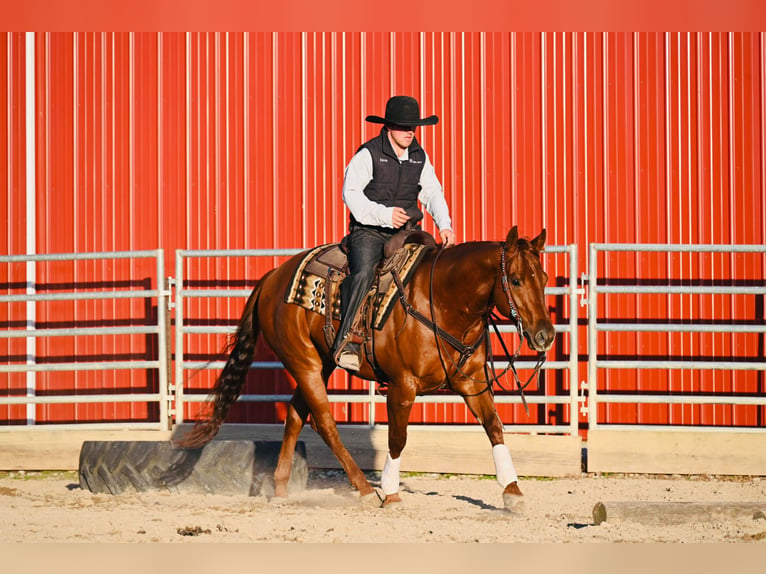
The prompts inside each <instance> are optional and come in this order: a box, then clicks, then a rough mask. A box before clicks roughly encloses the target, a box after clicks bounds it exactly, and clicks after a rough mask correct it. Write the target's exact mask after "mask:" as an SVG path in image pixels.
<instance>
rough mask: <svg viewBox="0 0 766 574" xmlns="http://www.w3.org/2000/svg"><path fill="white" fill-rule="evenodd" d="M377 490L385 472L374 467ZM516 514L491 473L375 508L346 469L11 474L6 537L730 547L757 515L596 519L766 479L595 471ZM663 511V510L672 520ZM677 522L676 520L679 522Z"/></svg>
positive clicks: (425, 484) (420, 485) (419, 487)
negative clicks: (128, 484)
mask: <svg viewBox="0 0 766 574" xmlns="http://www.w3.org/2000/svg"><path fill="white" fill-rule="evenodd" d="M369 477H370V479H371V480H372V482H373V484H375V485H376V486H377V484H378V483H377V481H379V478H380V475H379V473H369ZM520 485H521V487H522V490H523V491H524V493H525V498H526V501H525V505H524V508H523V510H522V511H521V512H519V513H510V512H508V511H506V510H505V509H504V508H503V507H502V499H501V491H500V488H499V486H498V485H497V483H496V482H495V481H494V480H493V479H491V478H488V477H480V476H444V475H422V474H421V475H414V474H404V475H403V477H402V498H403V503H402V504H400V505H397V506H395V507H392V508H372V509H371V508H364V507H362V506H361V505H360V502H359V498H358V496H357V495H356V493H355V492H354V491H353V490H351V489H350V487H349V486H348V484H347V482H346V480H345V476H344V475H343V474H341V473H340V472H338V471H321V472H320V471H312V472H311V473H310V476H309V481H308V485H307V488H306V490H305V491H303V492H301V493H297V494H293V495H292V496H291V497H290V498H289V499H288V500H287V501H286V502H284V503H281V504H275V503H274V502H272V501H270V500H269V499H268V498H266V497H265V496H257V497H246V496H221V495H207V494H187V493H171V492H159V491H156V492H144V493H136V492H131V493H126V494H121V495H105V494H93V493H91V492H90V491H87V490H82V489H81V488H80V486H79V484H78V478H77V474H76V473H74V472H69V473H18V472H16V473H0V543H18V542H99V543H100V542H162V543H165V542H176V543H194V542H316V543H328V542H329V543H336V542H386V543H406V542H442V543H444V542H465V543H472V542H536V543H551V542H573V543H592V542H684V543H687V542H721V543H754V544H766V518H764V517H760V516H758V514H757V513H755V514H753V513H750V514H747V515H741V516H737V517H730V518H715V519H710V518H709V517H708V518H707V519H701V520H685V521H682V523H680V524H662V525H657V524H651V523H648V522H646V521H644V520H641V521H635V520H634V521H611V520H608V521H607V522H605V523H602V524H600V525H595V524H594V523H593V519H592V510H593V507H594V505H595V504H596V503H597V502H599V501H601V502H610V501H652V502H660V501H667V502H717V503H721V502H731V503H733V502H761V501H763V502H764V507H765V508H766V478H758V477H755V478H725V477H707V476H696V477H661V478H660V477H652V476H609V477H604V476H592V475H583V476H582V477H580V478H572V479H553V480H542V479H532V478H530V479H522V481H521V482H520ZM661 518H662V517H660V519H661ZM671 518H672V517H671Z"/></svg>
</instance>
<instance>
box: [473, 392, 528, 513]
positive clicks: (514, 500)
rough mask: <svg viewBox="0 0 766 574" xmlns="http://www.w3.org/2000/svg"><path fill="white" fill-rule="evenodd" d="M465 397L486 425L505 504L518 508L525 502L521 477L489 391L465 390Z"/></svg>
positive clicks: (514, 508) (507, 506)
mask: <svg viewBox="0 0 766 574" xmlns="http://www.w3.org/2000/svg"><path fill="white" fill-rule="evenodd" d="M462 394H463V398H464V400H465V402H466V405H468V408H469V409H470V410H471V412H472V413H473V415H474V416H475V417H476V419H477V420H478V421H479V422H480V423H481V425H482V426H483V427H484V430H485V431H486V433H487V436H488V437H489V442H490V444H491V445H492V459H493V460H494V462H495V476H496V477H497V482H498V483H499V484H500V486H501V487H502V488H503V504H505V507H506V508H507V509H508V510H518V509H519V508H520V506H521V504H522V502H523V498H522V497H523V494H522V492H521V489H520V488H519V482H518V481H519V477H518V475H517V474H516V469H515V468H514V466H513V459H512V458H511V452H510V451H509V450H508V447H507V446H505V441H504V439H503V423H502V421H501V420H500V416H499V415H498V414H497V410H496V409H495V403H494V401H493V400H492V396H491V395H490V393H489V392H483V393H481V394H475V391H473V392H471V391H468V392H464V393H462Z"/></svg>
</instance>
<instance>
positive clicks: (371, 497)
mask: <svg viewBox="0 0 766 574" xmlns="http://www.w3.org/2000/svg"><path fill="white" fill-rule="evenodd" d="M359 501H360V502H361V503H362V506H363V507H364V508H380V506H381V502H382V501H383V499H382V498H380V494H378V491H377V490H373V491H372V492H371V493H370V494H365V495H364V496H360V497H359Z"/></svg>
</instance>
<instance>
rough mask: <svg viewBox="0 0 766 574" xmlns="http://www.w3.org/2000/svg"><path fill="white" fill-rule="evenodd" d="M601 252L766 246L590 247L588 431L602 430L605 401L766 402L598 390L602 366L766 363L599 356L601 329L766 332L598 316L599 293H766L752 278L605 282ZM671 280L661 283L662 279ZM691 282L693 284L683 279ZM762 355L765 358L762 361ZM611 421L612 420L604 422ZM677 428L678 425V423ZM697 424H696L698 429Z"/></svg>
mask: <svg viewBox="0 0 766 574" xmlns="http://www.w3.org/2000/svg"><path fill="white" fill-rule="evenodd" d="M599 252H628V253H642V252H657V253H723V254H736V253H755V254H759V253H760V254H766V245H720V244H704V245H703V244H697V245H694V244H689V245H686V244H667V245H666V244H635V243H617V244H615V243H592V244H591V245H590V270H589V273H588V279H589V286H588V384H587V387H588V419H589V429H595V428H598V427H599V426H600V425H601V424H602V423H601V422H600V421H599V420H598V417H597V415H598V406H599V405H600V404H608V403H615V404H626V403H635V404H668V405H670V404H685V405H755V406H766V396H743V395H741V394H733V393H732V394H724V393H719V394H710V393H707V394H704V395H701V394H695V393H691V392H688V393H682V394H679V393H677V392H673V393H671V392H670V391H668V392H666V393H657V392H655V391H653V392H652V393H644V394H639V393H624V392H616V391H612V392H609V391H599V390H598V383H597V381H598V371H599V370H600V369H632V370H649V369H663V370H696V371H705V370H725V371H753V370H758V371H763V370H766V361H763V360H762V359H763V357H744V358H740V359H732V357H730V356H726V357H703V358H701V357H695V356H688V357H685V358H683V359H671V358H669V357H657V358H651V359H638V358H637V359H632V360H631V359H609V358H607V357H603V356H601V355H599V352H598V338H597V336H598V333H605V332H644V333H647V332H657V333H722V332H725V333H737V334H749V333H750V334H753V333H754V334H757V333H766V325H765V324H763V322H761V321H757V320H753V321H752V322H743V321H736V320H722V321H713V320H711V319H709V318H707V319H695V318H693V317H688V318H683V319H681V320H673V321H654V322H651V321H641V320H640V318H637V319H638V320H631V321H620V320H616V319H612V318H610V319H608V320H606V319H604V320H599V318H598V296H599V295H624V294H629V295H644V294H663V295H731V296H739V297H741V296H746V295H756V296H759V295H764V294H766V284H763V282H753V284H752V285H743V284H742V283H743V282H739V284H734V285H720V284H715V281H712V280H705V281H704V283H707V284H700V283H702V281H699V280H692V279H691V278H672V279H671V278H667V279H664V280H657V279H654V280H652V284H650V285H638V284H632V285H631V284H620V285H605V284H600V283H599V279H601V278H600V275H599V269H598V254H599ZM663 281H664V282H665V283H666V284H661V283H662V282H663ZM683 282H686V283H689V284H688V285H684V284H679V283H683ZM759 359H760V360H759ZM604 424H607V423H604ZM608 426H609V428H610V429H614V428H622V427H625V428H631V429H634V430H638V429H647V430H656V429H657V428H658V427H661V428H671V427H670V426H669V425H656V424H646V425H641V424H635V425H633V424H631V425H619V424H614V423H608ZM673 428H678V426H677V425H676V426H674V427H673ZM696 428H698V427H696V426H695V429H696ZM715 428H717V429H719V430H726V428H729V429H730V430H742V428H743V427H736V426H735V427H726V428H724V427H715Z"/></svg>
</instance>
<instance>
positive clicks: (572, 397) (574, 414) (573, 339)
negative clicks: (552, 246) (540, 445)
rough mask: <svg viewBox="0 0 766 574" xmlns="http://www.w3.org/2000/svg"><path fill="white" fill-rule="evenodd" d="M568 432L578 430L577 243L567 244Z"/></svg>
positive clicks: (577, 431)
mask: <svg viewBox="0 0 766 574" xmlns="http://www.w3.org/2000/svg"><path fill="white" fill-rule="evenodd" d="M568 253H569V434H570V435H572V436H577V435H578V434H579V431H580V415H579V409H578V405H579V402H578V394H577V391H578V390H579V382H578V381H579V376H578V375H579V372H578V371H579V368H578V367H579V358H580V357H579V351H580V349H579V347H580V345H579V337H578V333H577V329H578V325H577V323H578V319H579V313H578V310H579V307H578V305H577V295H578V293H577V245H576V244H575V243H572V244H571V245H569V249H568Z"/></svg>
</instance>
